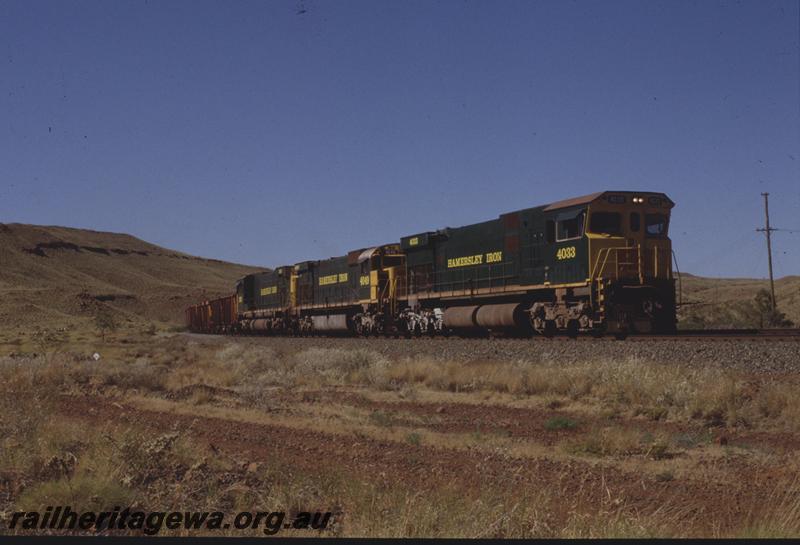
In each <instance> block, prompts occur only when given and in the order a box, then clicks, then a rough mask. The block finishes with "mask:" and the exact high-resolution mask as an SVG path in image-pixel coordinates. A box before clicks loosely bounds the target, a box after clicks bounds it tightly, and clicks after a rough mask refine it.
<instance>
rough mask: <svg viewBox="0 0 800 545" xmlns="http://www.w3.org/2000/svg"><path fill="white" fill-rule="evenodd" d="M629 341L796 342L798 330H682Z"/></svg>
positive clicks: (643, 336) (799, 339)
mask: <svg viewBox="0 0 800 545" xmlns="http://www.w3.org/2000/svg"><path fill="white" fill-rule="evenodd" d="M628 339H631V340H637V339H641V340H659V339H664V340H667V339H669V340H673V339H679V340H689V341H691V340H700V341H735V340H747V341H797V342H800V329H788V328H783V329H684V330H679V331H678V332H677V333H675V334H672V335H631V336H630V337H628Z"/></svg>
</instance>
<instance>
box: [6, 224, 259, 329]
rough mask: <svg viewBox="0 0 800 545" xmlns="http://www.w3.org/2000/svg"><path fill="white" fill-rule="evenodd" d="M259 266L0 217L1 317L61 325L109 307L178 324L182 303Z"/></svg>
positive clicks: (13, 323)
mask: <svg viewBox="0 0 800 545" xmlns="http://www.w3.org/2000/svg"><path fill="white" fill-rule="evenodd" d="M257 270H263V269H258V268H255V267H250V266H245V265H238V264H234V263H226V262H224V261H218V260H213V259H204V258H200V257H195V256H191V255H187V254H184V253H181V252H176V251H174V250H169V249H166V248H162V247H160V246H156V245H153V244H149V243H147V242H144V241H142V240H139V239H137V238H135V237H132V236H130V235H125V234H118V233H105V232H99V231H89V230H84V229H71V228H67V227H51V226H38V225H23V224H15V223H12V224H0V324H2V329H5V330H6V331H9V330H31V329H33V328H35V327H36V326H44V327H60V326H63V325H67V324H73V325H74V324H75V323H80V322H83V321H88V320H93V319H94V317H95V315H96V314H97V313H98V312H109V313H112V314H113V315H114V316H115V319H116V321H117V322H119V323H120V324H126V323H129V324H137V325H141V324H148V323H153V324H159V325H177V324H180V323H182V322H183V309H184V308H185V307H186V306H187V305H189V304H191V303H192V302H195V301H199V300H202V299H204V298H213V297H218V296H220V295H223V294H228V293H231V291H232V288H233V285H234V283H235V281H236V280H237V279H238V278H240V277H242V276H244V275H246V274H248V273H250V272H253V271H257Z"/></svg>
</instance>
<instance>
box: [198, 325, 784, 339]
mask: <svg viewBox="0 0 800 545" xmlns="http://www.w3.org/2000/svg"><path fill="white" fill-rule="evenodd" d="M192 334H194V335H204V334H198V333H190V335H192ZM234 336H244V337H260V336H261V335H257V334H256V335H253V334H245V335H234ZM264 336H265V337H270V336H272V335H264ZM279 336H283V337H292V335H279ZM303 337H306V335H303ZM307 337H312V338H313V337H315V335H307ZM331 337H349V338H353V339H363V340H369V339H392V338H399V339H405V338H408V337H406V336H405V335H379V336H369V337H358V336H353V337H350V336H347V335H331ZM489 337H492V338H495V339H502V338H519V337H514V336H512V337H507V336H499V337H493V336H459V335H449V336H445V335H437V336H434V337H429V336H420V337H412V338H414V339H417V340H422V341H432V342H436V341H446V340H448V339H469V340H475V341H480V340H482V339H486V338H489ZM530 340H531V342H559V341H581V342H611V341H628V342H637V341H666V342H669V341H720V342H728V341H764V342H768V341H771V342H775V341H792V342H800V328H793V329H788V328H784V329H683V330H679V331H678V332H677V333H672V334H646V333H632V334H629V335H625V336H614V335H604V336H599V337H595V336H593V335H589V334H579V335H578V336H577V337H569V336H567V335H556V336H553V337H544V336H540V335H534V336H533V337H531V338H530Z"/></svg>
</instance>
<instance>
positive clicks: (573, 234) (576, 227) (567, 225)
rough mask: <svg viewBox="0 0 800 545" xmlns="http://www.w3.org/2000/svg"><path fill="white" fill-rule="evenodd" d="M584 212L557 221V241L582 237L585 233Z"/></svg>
mask: <svg viewBox="0 0 800 545" xmlns="http://www.w3.org/2000/svg"><path fill="white" fill-rule="evenodd" d="M584 215H585V214H584V212H583V211H580V212H577V213H576V215H575V216H573V217H565V218H560V219H559V220H558V222H557V224H558V228H557V229H556V241H558V242H561V241H562V240H570V239H573V238H580V237H581V235H583V217H584Z"/></svg>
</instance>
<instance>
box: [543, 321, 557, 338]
mask: <svg viewBox="0 0 800 545" xmlns="http://www.w3.org/2000/svg"><path fill="white" fill-rule="evenodd" d="M542 335H544V336H545V337H547V338H548V339H550V338H553V337H555V336H556V321H555V320H545V322H544V329H543V330H542Z"/></svg>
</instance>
